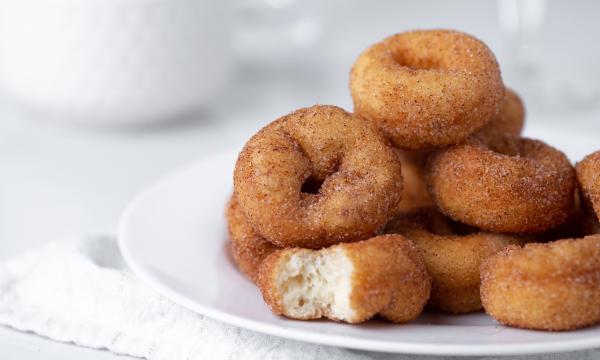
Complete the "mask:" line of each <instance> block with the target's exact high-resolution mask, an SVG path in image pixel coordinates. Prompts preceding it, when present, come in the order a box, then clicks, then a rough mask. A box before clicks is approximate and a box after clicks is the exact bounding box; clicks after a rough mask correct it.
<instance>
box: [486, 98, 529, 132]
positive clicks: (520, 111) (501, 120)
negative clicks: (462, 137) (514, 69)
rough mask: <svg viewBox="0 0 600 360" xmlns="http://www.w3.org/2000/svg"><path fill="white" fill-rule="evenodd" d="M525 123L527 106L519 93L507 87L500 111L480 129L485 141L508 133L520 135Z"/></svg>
mask: <svg viewBox="0 0 600 360" xmlns="http://www.w3.org/2000/svg"><path fill="white" fill-rule="evenodd" d="M524 125H525V106H524V105H523V101H521V98H520V97H519V95H517V93H515V92H514V91H513V90H511V89H508V88H507V89H506V95H505V96H504V100H503V101H502V104H501V105H500V111H499V112H498V114H497V115H496V116H494V117H493V118H492V120H491V121H490V122H489V123H488V124H487V125H486V126H485V127H484V128H483V129H481V131H479V133H478V135H479V136H480V137H481V138H482V139H483V140H484V141H490V140H493V139H496V138H498V137H502V136H504V135H506V134H509V135H514V136H519V135H521V131H523V126H524Z"/></svg>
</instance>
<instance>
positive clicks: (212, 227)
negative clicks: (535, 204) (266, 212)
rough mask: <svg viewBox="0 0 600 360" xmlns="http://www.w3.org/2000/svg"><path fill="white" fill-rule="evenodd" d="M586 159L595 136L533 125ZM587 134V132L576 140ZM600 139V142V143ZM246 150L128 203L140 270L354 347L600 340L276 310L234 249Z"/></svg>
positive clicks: (193, 296)
mask: <svg viewBox="0 0 600 360" xmlns="http://www.w3.org/2000/svg"><path fill="white" fill-rule="evenodd" d="M531 133H535V134H537V135H538V136H536V137H538V138H542V139H545V140H547V141H548V142H549V143H551V144H553V145H555V146H557V147H559V148H562V149H564V150H566V152H567V154H568V155H570V157H571V158H572V159H576V160H578V159H580V158H581V157H582V156H583V155H584V154H585V153H588V152H591V151H593V150H595V149H594V146H596V145H595V144H596V143H597V141H596V140H595V139H594V138H593V137H594V136H593V135H586V134H585V133H583V132H582V133H575V132H574V131H573V130H570V129H568V128H551V127H547V126H545V127H543V128H539V129H536V131H531ZM574 139H577V141H574ZM598 145H599V146H598V147H600V144H598ZM236 156H237V152H236V151H232V152H229V153H223V154H218V155H215V156H212V157H209V158H205V159H203V160H201V161H198V162H197V163H195V164H192V165H191V166H189V167H187V168H185V169H182V170H180V171H177V172H175V173H173V174H171V175H170V176H167V177H165V178H163V179H162V180H161V181H159V182H158V183H157V184H155V185H153V186H151V187H150V188H148V189H147V190H146V191H144V192H142V194H141V195H140V196H138V197H137V199H136V200H135V201H134V202H133V203H132V204H131V205H130V206H129V207H128V208H127V210H126V211H125V213H124V215H123V217H122V220H121V224H120V228H119V244H120V247H121V250H122V252H123V256H124V257H125V260H126V261H127V263H128V264H129V265H130V266H131V268H132V269H133V271H134V272H135V273H136V274H137V275H138V276H140V277H141V278H142V279H143V280H145V281H146V282H147V283H149V284H150V285H151V286H152V287H153V288H154V289H155V290H157V291H158V292H160V293H162V294H163V295H164V296H166V297H168V298H170V299H172V300H174V301H175V302H177V303H179V304H181V305H183V306H186V307H188V308H190V309H192V310H194V311H196V312H199V313H202V314H204V315H206V316H209V317H212V318H214V319H217V320H221V321H224V322H226V323H230V324H233V325H236V326H240V327H243V328H248V329H252V330H255V331H259V332H263V333H267V334H271V335H276V336H281V337H286V338H290V339H296V340H301V341H308V342H313V343H319V344H326V345H335V346H342V347H347V348H354V349H363V350H372V351H385V352H398V353H414V354H432V355H509V354H526V353H542V352H561V351H569V350H577V349H584V348H590V347H597V346H600V327H598V326H597V327H591V328H587V329H583V330H578V331H571V332H562V333H549V332H539V331H527V330H519V329H513V328H508V327H504V326H500V325H498V324H497V323H496V322H494V321H493V320H492V319H491V318H489V317H488V316H487V315H485V314H484V313H475V314H468V315H461V316H452V315H446V314H441V313H433V312H427V313H425V314H423V315H422V316H421V317H420V318H419V319H418V320H417V321H415V322H413V323H411V324H405V325H395V324H391V323H386V322H383V321H369V322H367V323H365V324H362V325H346V324H340V323H334V322H329V321H294V320H288V319H285V318H282V317H278V316H275V315H273V314H272V313H271V312H270V311H269V310H268V309H267V307H266V306H265V305H264V304H263V302H262V299H261V296H260V293H259V292H258V291H257V289H256V288H255V287H254V286H253V285H252V283H250V282H249V281H248V280H246V279H245V278H244V277H243V276H242V275H241V274H240V273H239V272H238V271H237V270H236V268H235V266H234V264H233V263H232V261H231V259H230V258H229V256H228V253H227V251H226V247H225V242H226V240H227V234H226V224H225V218H224V205H225V202H226V201H227V198H228V197H229V194H230V192H231V186H232V185H231V178H232V171H233V165H234V162H235V159H236Z"/></svg>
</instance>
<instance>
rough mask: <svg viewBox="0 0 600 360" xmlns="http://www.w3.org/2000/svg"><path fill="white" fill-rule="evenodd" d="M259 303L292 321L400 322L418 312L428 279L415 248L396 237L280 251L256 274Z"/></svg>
mask: <svg viewBox="0 0 600 360" xmlns="http://www.w3.org/2000/svg"><path fill="white" fill-rule="evenodd" d="M258 286H259V289H260V291H261V293H262V295H263V298H264V300H265V303H266V304H267V305H268V306H269V308H270V309H271V310H272V311H273V312H274V313H275V314H278V315H283V316H286V317H289V318H292V319H300V320H310V319H319V318H328V319H332V320H337V321H345V322H348V323H359V322H363V321H366V320H368V319H369V318H371V317H373V316H374V315H376V314H379V315H381V316H382V317H384V318H387V319H389V320H390V321H393V322H397V323H404V322H408V321H411V320H413V319H415V318H417V317H418V316H419V314H421V312H422V310H423V307H424V306H425V303H426V302H427V299H428V297H429V291H430V287H431V279H430V277H429V274H428V273H427V270H426V269H425V264H424V263H423V259H422V258H421V256H420V254H419V252H418V250H417V249H416V248H415V247H414V245H413V244H412V243H411V242H410V241H409V240H408V239H406V238H405V237H403V236H401V235H381V236H377V237H374V238H371V239H369V240H363V241H359V242H354V243H349V244H348V243H346V244H338V245H334V246H331V247H328V248H324V249H321V250H310V249H302V248H286V249H282V250H278V251H275V252H274V253H273V254H271V255H269V256H268V257H267V258H266V259H265V261H264V263H263V265H262V266H261V268H260V271H259V278H258Z"/></svg>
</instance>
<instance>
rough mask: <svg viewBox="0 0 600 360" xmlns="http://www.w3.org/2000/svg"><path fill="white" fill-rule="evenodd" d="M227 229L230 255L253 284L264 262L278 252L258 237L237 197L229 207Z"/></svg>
mask: <svg viewBox="0 0 600 360" xmlns="http://www.w3.org/2000/svg"><path fill="white" fill-rule="evenodd" d="M226 215H227V228H228V230H229V239H230V248H229V249H230V253H231V257H232V258H233V262H234V263H235V265H236V266H237V268H238V269H239V270H240V271H241V272H242V273H243V274H244V275H246V276H247V277H248V278H249V279H250V280H251V281H252V282H254V283H256V280H257V279H258V269H259V268H260V265H261V264H262V262H263V260H264V259H265V258H266V257H267V256H269V255H270V254H271V253H273V252H274V251H275V250H278V249H279V247H277V246H275V245H273V244H271V243H270V242H268V241H267V240H265V239H264V238H263V237H262V236H260V235H258V234H257V233H256V232H255V231H254V229H252V226H250V224H249V223H248V220H246V217H245V216H244V214H243V213H242V212H241V211H240V208H239V206H238V203H237V201H236V199H235V197H232V198H231V200H230V201H229V204H228V206H227V214H226Z"/></svg>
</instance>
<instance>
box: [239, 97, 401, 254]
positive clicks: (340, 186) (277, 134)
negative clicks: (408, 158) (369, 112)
mask: <svg viewBox="0 0 600 360" xmlns="http://www.w3.org/2000/svg"><path fill="white" fill-rule="evenodd" d="M234 186H235V196H236V198H237V200H238V203H239V206H240V209H241V210H242V212H243V213H244V215H245V216H246V218H247V219H248V221H249V222H250V224H251V225H252V227H253V228H254V230H255V231H256V232H257V233H258V234H260V235H261V236H263V237H264V238H266V239H267V240H269V241H270V242H272V243H273V244H275V245H278V246H300V247H305V248H313V249H318V248H321V247H325V246H329V245H332V244H337V243H339V242H352V241H358V240H363V239H366V238H369V237H371V236H372V235H374V234H375V233H376V232H378V231H379V230H380V229H381V228H382V227H383V226H384V225H385V223H386V222H387V221H388V220H389V219H390V218H391V217H393V215H395V213H396V211H397V209H398V206H399V203H400V199H401V194H402V172H401V165H400V162H399V161H398V159H397V157H396V155H395V154H394V150H393V149H392V147H391V146H390V145H389V143H388V142H387V140H386V139H385V138H383V136H382V135H381V134H380V133H379V131H378V130H377V129H376V128H375V127H374V126H373V125H372V124H371V123H369V122H368V121H366V120H364V119H362V118H360V117H358V116H355V115H353V114H350V113H348V112H346V111H344V110H343V109H340V108H338V107H335V106H322V105H316V106H313V107H310V108H304V109H300V110H297V111H294V112H292V113H291V114H289V115H286V116H284V117H282V118H280V119H278V120H276V121H274V122H273V123H271V124H269V125H267V126H266V127H264V128H263V129H262V130H260V131H259V132H258V133H257V134H256V135H254V136H253V137H252V138H251V139H250V140H249V141H248V142H247V143H246V145H245V146H244V149H243V150H242V152H241V153H240V155H239V157H238V160H237V163H236V166H235V171H234Z"/></svg>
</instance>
